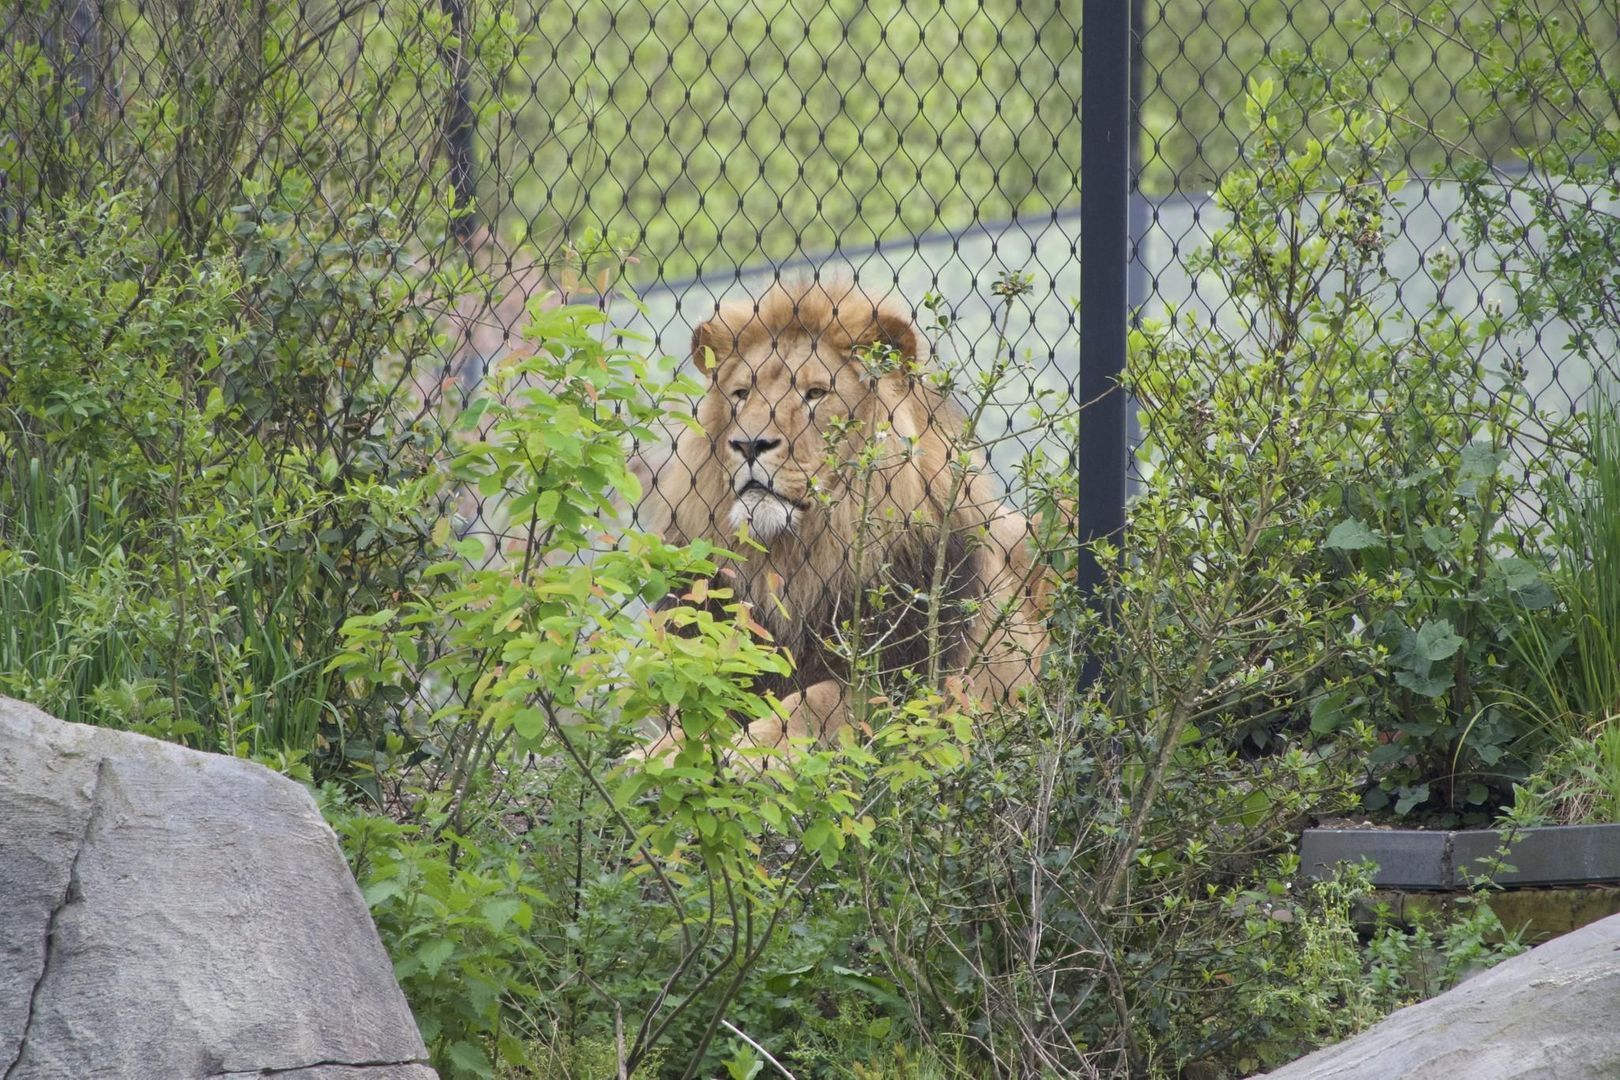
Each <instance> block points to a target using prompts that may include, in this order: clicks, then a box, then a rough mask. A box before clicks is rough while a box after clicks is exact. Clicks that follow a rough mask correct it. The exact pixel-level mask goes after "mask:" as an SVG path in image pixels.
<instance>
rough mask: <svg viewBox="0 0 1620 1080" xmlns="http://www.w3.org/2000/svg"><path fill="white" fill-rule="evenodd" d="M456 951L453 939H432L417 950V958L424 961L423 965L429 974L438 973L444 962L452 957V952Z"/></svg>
mask: <svg viewBox="0 0 1620 1080" xmlns="http://www.w3.org/2000/svg"><path fill="white" fill-rule="evenodd" d="M455 951H456V944H455V942H453V941H447V940H444V939H442V938H441V939H440V940H438V941H430V942H428V943H427V944H426V945H423V946H422V947H421V948H420V949H417V950H416V958H417V959H418V960H420V961H421V962H422V967H423V969H424V970H426V971H427V973H428V974H429V975H437V974H438V973H439V969H440V968H441V967H443V966H444V962H445V961H446V960H448V959H450V954H451V953H453V952H455Z"/></svg>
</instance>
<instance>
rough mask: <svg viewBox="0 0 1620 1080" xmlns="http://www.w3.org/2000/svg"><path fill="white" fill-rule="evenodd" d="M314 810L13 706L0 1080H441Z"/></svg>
mask: <svg viewBox="0 0 1620 1080" xmlns="http://www.w3.org/2000/svg"><path fill="white" fill-rule="evenodd" d="M426 1060H427V1052H426V1050H425V1049H424V1047H423V1045H422V1039H421V1036H420V1035H419V1034H418V1033H417V1030H416V1025H415V1024H414V1023H413V1022H412V1020H411V1014H410V1009H409V1008H408V1007H407V1006H406V1004H405V998H404V995H402V994H401V993H400V990H399V986H398V984H397V983H396V982H395V981H394V975H393V969H392V967H391V966H390V964H389V962H388V957H387V955H386V954H385V953H384V952H383V948H382V943H381V942H380V941H379V940H378V938H377V930H376V927H375V926H373V925H372V922H371V918H370V915H369V914H368V913H367V911H366V905H365V901H364V900H363V899H362V898H361V896H360V893H359V890H358V889H357V888H356V887H355V884H354V879H353V878H352V877H351V876H350V874H349V868H348V866H347V865H346V864H345V863H344V861H343V855H342V853H341V852H340V851H339V850H338V846H337V842H336V839H335V838H334V837H333V835H332V831H331V830H330V829H329V828H327V826H326V823H325V822H324V821H322V820H321V816H320V813H319V812H318V811H317V810H316V808H315V803H314V800H313V799H311V798H310V796H309V793H308V792H306V791H305V790H304V789H303V788H302V787H300V786H299V785H298V784H296V783H294V782H293V781H291V780H288V779H286V778H285V777H282V776H279V775H277V774H275V773H273V772H271V771H270V770H268V769H265V768H262V767H260V766H258V765H254V764H252V763H250V762H245V761H238V760H235V759H233V758H227V757H219V756H215V755H210V754H201V753H197V752H196V751H192V750H186V749H184V748H182V747H177V746H172V745H170V744H168V743H163V742H158V741H157V740H155V739H148V738H144V737H142V736H139V735H131V734H128V733H125V732H117V731H105V730H101V729H98V728H91V727H84V726H81V725H78V724H66V723H62V722H61V721H58V720H55V719H52V718H51V717H49V716H47V715H45V714H44V713H42V712H40V711H39V710H37V709H34V708H32V707H30V706H27V705H24V704H22V703H20V702H16V701H12V700H10V699H8V698H0V1078H3V1080H55V1078H58V1077H60V1078H63V1080H91V1078H96V1077H107V1078H117V1080H144V1078H151V1080H187V1078H194V1077H195V1078H200V1077H229V1076H244V1077H245V1076H258V1075H261V1074H264V1073H266V1072H267V1071H268V1072H271V1073H273V1074H275V1075H278V1076H288V1077H296V1078H298V1080H362V1078H364V1080H381V1078H394V1077H398V1078H401V1080H428V1078H431V1077H433V1076H434V1075H435V1074H434V1072H433V1070H432V1069H430V1068H429V1067H428V1066H427V1064H426Z"/></svg>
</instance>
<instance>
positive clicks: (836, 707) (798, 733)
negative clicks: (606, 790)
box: [625, 679, 849, 761]
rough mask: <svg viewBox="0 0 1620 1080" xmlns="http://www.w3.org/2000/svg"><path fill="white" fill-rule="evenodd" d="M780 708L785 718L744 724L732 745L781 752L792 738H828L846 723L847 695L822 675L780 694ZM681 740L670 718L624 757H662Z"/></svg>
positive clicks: (793, 740)
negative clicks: (653, 736) (810, 683)
mask: <svg viewBox="0 0 1620 1080" xmlns="http://www.w3.org/2000/svg"><path fill="white" fill-rule="evenodd" d="M782 712H783V714H784V716H785V719H771V720H756V721H755V722H754V723H753V724H751V725H749V726H748V727H746V728H744V729H743V731H742V733H741V734H740V735H738V736H737V740H736V742H735V743H734V744H733V745H734V746H736V747H739V748H740V747H764V748H767V749H774V750H778V751H781V752H784V753H785V752H788V751H790V750H791V749H792V747H793V743H794V742H795V741H800V740H806V739H808V740H811V741H813V742H816V743H826V742H829V741H830V740H831V739H832V737H833V736H834V735H836V734H837V733H838V730H839V729H840V728H842V727H843V726H844V725H845V724H847V723H849V696H848V694H847V693H846V692H845V690H844V686H843V684H842V683H840V682H838V681H837V680H836V679H826V680H823V681H822V682H818V683H816V684H815V685H814V686H810V687H808V688H806V689H805V690H802V691H800V692H799V693H797V694H789V695H788V696H787V697H785V698H783V699H782ZM685 740H686V735H685V733H684V732H682V731H681V727H680V724H679V723H674V722H672V723H671V724H670V725H669V727H668V729H667V730H666V731H665V732H664V733H663V734H662V735H660V736H659V737H658V738H657V739H655V740H654V741H653V742H650V743H648V744H647V745H645V746H641V747H638V748H637V749H635V750H632V751H631V752H630V753H628V754H626V755H625V757H626V759H628V760H630V761H649V760H652V761H657V760H664V759H666V758H668V757H670V756H671V755H673V754H674V753H675V752H676V751H677V750H679V749H680V748H681V744H682V743H683V742H685Z"/></svg>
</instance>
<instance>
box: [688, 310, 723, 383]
mask: <svg viewBox="0 0 1620 1080" xmlns="http://www.w3.org/2000/svg"><path fill="white" fill-rule="evenodd" d="M719 331H720V328H719V327H718V326H716V325H715V320H713V319H710V320H709V321H708V322H704V323H698V325H697V326H696V327H695V328H694V329H693V330H692V363H693V365H695V366H696V367H697V369H698V370H699V371H701V372H703V374H705V375H709V376H713V375H714V373H715V371H716V370H718V369H719V367H720V356H721V350H720V332H719Z"/></svg>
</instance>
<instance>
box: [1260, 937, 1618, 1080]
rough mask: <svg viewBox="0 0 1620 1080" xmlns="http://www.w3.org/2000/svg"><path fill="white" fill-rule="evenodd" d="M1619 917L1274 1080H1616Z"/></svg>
mask: <svg viewBox="0 0 1620 1080" xmlns="http://www.w3.org/2000/svg"><path fill="white" fill-rule="evenodd" d="M1616 1017H1620V915H1614V916H1611V917H1609V918H1607V919H1603V920H1602V921H1600V922H1595V923H1593V924H1591V925H1590V926H1587V927H1583V928H1582V929H1580V930H1576V931H1575V932H1574V933H1571V934H1565V935H1564V936H1563V937H1561V938H1557V939H1555V940H1553V941H1550V942H1548V943H1547V944H1545V945H1542V946H1540V947H1539V948H1535V949H1531V950H1530V951H1529V952H1527V953H1524V954H1522V955H1519V956H1515V957H1514V958H1513V959H1511V960H1507V961H1504V962H1503V963H1501V964H1498V965H1497V966H1496V967H1494V968H1492V969H1491V970H1489V971H1487V972H1484V973H1482V974H1480V975H1476V976H1474V977H1473V978H1471V979H1469V980H1468V981H1467V982H1465V983H1463V984H1462V985H1461V986H1458V987H1456V988H1455V989H1452V990H1448V991H1447V992H1446V993H1444V994H1441V995H1440V996H1439V997H1435V998H1431V999H1429V1000H1428V1001H1425V1002H1422V1003H1421V1004H1418V1005H1412V1006H1409V1007H1408V1008H1405V1009H1401V1010H1399V1011H1398V1012H1395V1013H1392V1014H1391V1015H1390V1016H1389V1017H1387V1018H1386V1019H1384V1020H1383V1021H1382V1022H1381V1023H1378V1024H1375V1025H1374V1026H1372V1027H1370V1028H1368V1029H1367V1030H1366V1031H1364V1032H1362V1033H1361V1034H1360V1035H1357V1036H1356V1037H1355V1038H1352V1039H1346V1040H1345V1041H1344V1042H1341V1043H1338V1044H1337V1045H1334V1046H1330V1047H1328V1048H1327V1049H1325V1050H1318V1051H1317V1052H1316V1053H1314V1054H1311V1055H1310V1056H1309V1057H1304V1058H1301V1059H1299V1060H1298V1061H1296V1062H1293V1063H1292V1064H1290V1065H1287V1066H1284V1067H1283V1068H1281V1069H1278V1070H1277V1071H1276V1072H1273V1073H1268V1074H1267V1076H1268V1077H1269V1078H1270V1080H1400V1078H1401V1077H1425V1078H1429V1077H1453V1076H1455V1077H1467V1078H1468V1080H1586V1078H1591V1080H1614V1078H1615V1077H1620V1023H1617V1022H1616Z"/></svg>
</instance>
